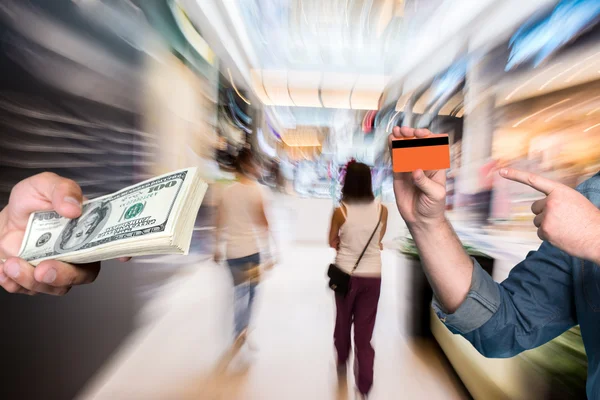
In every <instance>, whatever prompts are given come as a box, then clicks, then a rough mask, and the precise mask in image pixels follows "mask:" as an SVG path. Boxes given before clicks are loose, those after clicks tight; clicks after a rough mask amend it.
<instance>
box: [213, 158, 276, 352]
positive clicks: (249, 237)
mask: <svg viewBox="0 0 600 400" xmlns="http://www.w3.org/2000/svg"><path fill="white" fill-rule="evenodd" d="M235 168H236V177H237V180H236V182H235V183H233V184H232V185H230V186H228V187H227V188H225V189H224V190H223V193H222V196H221V200H220V203H219V206H218V211H217V223H216V225H217V226H216V249H217V250H216V252H215V261H217V262H219V261H220V260H222V259H223V257H222V255H221V252H220V240H221V235H222V234H223V233H225V244H226V253H225V254H226V260H227V265H228V266H229V269H230V271H231V276H232V277H233V284H234V321H235V337H236V341H235V343H236V347H239V346H241V345H242V344H243V343H244V342H245V341H246V336H247V329H248V324H249V323H250V317H251V314H252V306H253V304H254V296H255V292H256V287H257V285H258V282H259V275H260V263H261V257H260V244H261V243H260V242H261V239H265V240H266V241H268V239H269V236H270V235H269V222H268V220H267V217H266V213H265V202H264V200H263V195H262V188H261V186H260V185H259V184H258V183H257V181H256V177H257V176H258V170H257V166H256V163H255V160H254V157H253V155H252V153H251V152H250V150H249V149H242V150H241V151H240V152H239V154H238V157H237V159H236V161H235Z"/></svg>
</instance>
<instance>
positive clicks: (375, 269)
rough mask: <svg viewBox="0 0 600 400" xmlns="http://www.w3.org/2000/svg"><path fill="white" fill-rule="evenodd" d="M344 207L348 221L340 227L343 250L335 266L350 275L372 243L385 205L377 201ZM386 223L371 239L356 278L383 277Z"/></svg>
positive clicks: (356, 272) (340, 249) (355, 273)
mask: <svg viewBox="0 0 600 400" xmlns="http://www.w3.org/2000/svg"><path fill="white" fill-rule="evenodd" d="M344 206H345V207H346V212H345V213H344V208H341V210H342V213H343V214H344V217H345V218H346V222H344V224H343V225H342V227H341V228H340V248H339V250H338V252H337V256H336V258H335V265H337V266H338V268H340V269H342V270H343V271H345V272H347V273H351V272H352V268H354V264H355V263H356V260H358V257H359V256H360V253H361V252H362V251H363V249H364V248H365V245H366V244H367V242H368V241H369V238H370V237H371V234H372V233H373V230H374V229H375V226H376V225H377V220H378V219H379V216H380V212H381V204H380V203H379V202H376V201H373V202H371V203H364V204H344ZM382 227H383V226H382V224H381V223H380V224H379V227H378V228H377V232H375V235H374V236H373V239H371V243H370V244H369V247H368V248H367V251H365V254H364V255H363V258H362V259H361V260H360V263H359V264H358V268H356V270H355V271H354V275H356V276H365V277H378V276H381V249H380V247H379V242H380V240H381V229H382Z"/></svg>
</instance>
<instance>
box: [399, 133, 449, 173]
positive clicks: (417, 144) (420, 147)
mask: <svg viewBox="0 0 600 400" xmlns="http://www.w3.org/2000/svg"><path fill="white" fill-rule="evenodd" d="M391 150H392V166H393V170H394V172H412V171H416V170H419V169H421V170H423V171H434V170H440V169H447V168H450V143H449V139H448V135H445V134H430V135H428V136H425V137H408V138H407V137H402V138H394V139H393V140H392V149H391Z"/></svg>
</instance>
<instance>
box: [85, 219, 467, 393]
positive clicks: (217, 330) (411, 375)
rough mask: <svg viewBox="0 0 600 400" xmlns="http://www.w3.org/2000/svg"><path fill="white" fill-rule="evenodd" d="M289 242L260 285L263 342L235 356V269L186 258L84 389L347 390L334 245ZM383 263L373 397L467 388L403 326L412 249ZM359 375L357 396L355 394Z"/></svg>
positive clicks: (258, 323)
mask: <svg viewBox="0 0 600 400" xmlns="http://www.w3.org/2000/svg"><path fill="white" fill-rule="evenodd" d="M290 210H291V209H290V208H287V209H279V210H278V211H277V213H278V214H279V215H278V221H281V220H283V221H286V220H287V221H290V219H289V218H290V217H289V213H290ZM285 213H288V215H287V216H286V215H284V214H285ZM284 231H285V230H284ZM287 231H288V233H289V230H287ZM285 236H286V235H283V234H282V235H281V237H285ZM282 242H283V244H282V247H283V249H282V250H283V257H282V260H281V261H282V262H281V263H280V265H279V266H278V267H277V268H276V269H275V270H273V271H271V272H270V273H269V274H268V275H267V276H265V280H264V281H263V283H262V284H261V286H260V289H259V294H258V298H257V304H256V312H255V316H254V326H255V329H254V332H253V333H252V335H251V337H250V339H251V340H252V342H253V344H254V347H256V348H257V349H256V350H255V351H249V350H248V349H247V348H246V347H244V348H242V350H241V351H240V352H238V354H237V355H235V356H234V357H229V356H228V353H227V350H228V348H229V345H230V336H231V334H230V332H231V330H232V321H231V319H232V316H231V312H232V309H231V307H232V304H231V295H232V291H231V287H230V285H231V283H230V278H229V275H228V272H227V270H226V269H225V268H224V267H222V266H218V265H216V264H214V263H212V262H210V261H199V260H198V261H197V262H195V263H194V264H192V265H187V266H184V267H182V268H181V269H180V270H179V272H177V274H176V275H175V276H173V277H172V278H171V279H170V280H169V282H168V283H167V284H165V285H164V286H163V287H162V288H161V290H160V291H159V292H158V293H157V294H156V295H155V296H154V297H153V298H152V299H151V300H150V301H149V302H148V303H146V306H145V308H144V310H143V313H142V315H141V316H140V318H141V321H142V323H141V324H140V325H141V328H140V330H139V331H138V332H136V333H135V334H134V335H133V336H132V337H131V338H130V340H129V341H128V343H127V344H126V345H125V346H123V348H122V350H121V351H120V352H119V353H118V354H115V356H114V358H113V359H112V361H111V362H110V363H109V364H108V365H106V368H104V370H102V371H100V372H99V374H98V376H97V377H96V378H95V379H94V380H93V381H92V382H90V385H89V386H88V387H87V388H86V389H85V390H84V391H83V392H82V393H81V396H80V398H81V399H102V400H103V399H107V400H109V399H110V400H114V399H144V400H152V399H165V400H167V399H168V400H171V399H182V400H186V399H211V400H212V399H215V400H217V399H218V400H229V399H249V400H250V399H261V400H270V399H273V400H282V399H286V400H287V399H290V400H294V399H317V400H320V399H324V400H326V399H336V398H340V397H342V398H343V396H341V395H340V393H338V390H337V375H336V371H335V367H334V348H333V341H332V332H333V318H334V303H333V297H332V294H331V292H330V291H329V290H328V288H327V286H326V281H325V268H326V266H327V265H328V263H329V262H330V260H331V259H332V257H333V251H332V250H330V249H328V248H326V247H325V246H324V245H319V244H303V245H299V244H298V243H297V242H295V241H294V240H293V238H291V237H290V235H288V237H287V239H286V240H282ZM383 263H384V268H383V276H384V281H383V286H382V292H381V299H380V302H379V314H378V319H377V323H376V327H375V333H374V338H373V343H374V347H375V351H376V359H375V383H374V387H373V391H372V396H371V397H370V398H372V399H376V400H377V399H463V398H465V396H464V392H463V391H462V389H461V387H460V385H459V384H457V383H456V382H455V380H454V379H455V378H454V376H453V375H452V374H451V372H450V371H449V370H448V367H447V366H446V364H445V363H443V362H442V361H441V358H440V355H439V353H438V352H437V351H436V349H435V348H434V347H433V346H432V345H431V343H428V342H422V343H415V342H412V341H410V340H409V339H408V338H407V337H406V335H405V334H404V331H405V328H404V326H405V323H404V321H405V319H406V316H407V313H408V311H409V310H407V304H408V301H407V282H408V279H407V273H406V272H407V265H406V263H405V261H404V259H402V258H400V257H398V256H397V253H396V252H395V251H393V250H385V251H384V252H383ZM350 365H351V364H350ZM351 375H352V374H351V373H349V377H348V388H349V390H348V391H349V395H348V398H349V399H352V398H354V394H353V390H352V388H353V378H352V376H351Z"/></svg>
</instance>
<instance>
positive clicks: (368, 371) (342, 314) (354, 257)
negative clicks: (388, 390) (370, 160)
mask: <svg viewBox="0 0 600 400" xmlns="http://www.w3.org/2000/svg"><path fill="white" fill-rule="evenodd" d="M387 217H388V212H387V208H386V207H385V206H383V205H381V204H380V203H379V202H378V201H375V196H374V195H373V189H372V183H371V169H370V168H369V167H368V166H367V165H366V164H363V163H357V162H354V161H351V162H350V163H348V167H347V170H346V176H345V178H344V185H343V187H342V203H341V205H340V207H338V208H336V209H335V211H334V213H333V217H332V219H331V228H330V230H329V245H330V246H331V247H333V248H334V249H336V250H337V256H336V259H335V265H336V266H337V268H339V269H341V270H342V271H343V272H345V273H347V274H350V275H351V277H350V284H349V289H348V292H347V293H346V294H345V295H341V294H339V293H336V295H335V296H336V298H335V303H336V311H337V313H336V321H335V332H334V342H335V348H336V350H337V365H338V377H339V378H340V379H341V380H345V377H346V364H347V361H348V356H349V354H350V331H351V327H352V324H354V352H355V365H354V376H355V379H356V385H357V391H358V392H359V396H360V398H363V399H366V398H367V395H368V393H369V391H370V390H371V386H372V385H373V362H374V359H375V351H374V350H373V347H372V346H371V337H372V336H373V328H374V326H375V318H376V316H377V303H378V301H379V290H380V287H381V248H382V247H381V240H382V238H383V236H384V234H385V230H386V226H387ZM370 239H371V240H370ZM369 240H370V241H369ZM365 246H366V247H365ZM363 250H364V254H363V255H362V257H361V253H363ZM358 260H359V262H358V264H356V262H357V261H358Z"/></svg>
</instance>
